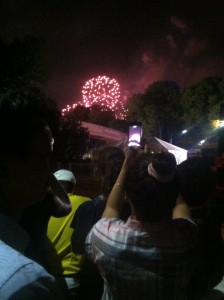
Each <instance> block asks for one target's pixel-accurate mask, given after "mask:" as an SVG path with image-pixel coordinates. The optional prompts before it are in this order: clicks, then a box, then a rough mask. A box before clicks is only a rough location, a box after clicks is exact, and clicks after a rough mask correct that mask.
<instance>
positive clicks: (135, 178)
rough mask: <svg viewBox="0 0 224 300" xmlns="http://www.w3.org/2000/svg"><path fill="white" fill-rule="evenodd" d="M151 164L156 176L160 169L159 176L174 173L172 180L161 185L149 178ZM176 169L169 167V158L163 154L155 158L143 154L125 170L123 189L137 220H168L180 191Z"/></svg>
mask: <svg viewBox="0 0 224 300" xmlns="http://www.w3.org/2000/svg"><path fill="white" fill-rule="evenodd" d="M171 161H173V158H172V159H171ZM160 162H161V164H160ZM150 163H152V164H153V166H154V168H156V167H157V169H156V171H157V172H158V173H159V170H163V174H160V175H167V174H169V173H171V172H174V177H173V179H172V180H171V181H169V182H166V183H164V182H159V181H158V180H156V179H155V178H153V177H152V176H150V175H149V173H148V166H149V164H150ZM165 165H166V167H165ZM171 165H172V166H173V167H172V168H171V167H170V166H171ZM175 167H176V165H175V164H174V165H173V164H170V156H168V155H167V154H166V153H161V154H159V155H155V156H151V155H148V154H142V155H141V156H140V157H139V158H138V159H137V160H136V161H135V163H134V164H133V165H132V166H131V167H130V169H129V170H128V172H127V176H126V178H125V183H124V188H125V191H126V194H127V196H128V198H129V199H130V201H131V202H132V204H133V207H134V209H135V212H136V214H137V217H138V219H139V220H140V221H152V222H153V221H159V220H163V219H167V218H169V217H171V214H172V210H173V207H174V206H175V203H176V198H177V195H178V192H179V181H178V178H177V176H176V173H175Z"/></svg>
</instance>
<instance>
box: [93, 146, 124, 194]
mask: <svg viewBox="0 0 224 300" xmlns="http://www.w3.org/2000/svg"><path fill="white" fill-rule="evenodd" d="M124 158H125V156H124V151H123V150H122V149H121V148H119V147H116V146H105V147H103V148H100V149H98V150H97V151H96V152H95V155H94V163H95V165H96V167H95V176H99V177H100V180H101V188H102V194H103V196H104V197H105V198H107V197H108V195H109V193H110V191H111V189H112V187H113V185H114V183H115V181H116V179H117V176H118V174H119V172H120V170H121V167H122V164H123V161H124Z"/></svg>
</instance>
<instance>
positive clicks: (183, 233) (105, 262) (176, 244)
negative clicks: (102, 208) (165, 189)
mask: <svg viewBox="0 0 224 300" xmlns="http://www.w3.org/2000/svg"><path fill="white" fill-rule="evenodd" d="M196 241H197V226H196V225H195V224H194V223H193V222H192V221H190V220H188V219H175V220H167V221H164V222H155V223H144V224H143V223H141V222H138V221H135V220H132V219H131V218H129V219H128V221H127V222H126V223H124V222H123V221H121V220H120V219H106V218H103V219H101V220H100V221H98V222H97V223H96V224H95V226H94V227H93V228H92V230H91V231H90V233H89V235H88V236H87V239H86V251H87V254H88V256H89V257H90V258H91V259H92V260H93V261H94V262H95V263H96V264H97V266H98V268H99V271H100V273H101V275H102V277H103V278H104V282H105V290H104V294H103V297H102V299H105V300H106V299H122V300H123V299H125V300H126V299H128V300H136V299H139V300H143V299H147V300H148V299H166V300H168V299H181V300H183V299H187V298H186V297H185V296H186V288H187V285H188V282H189V279H190V277H191V275H192V273H193V271H194V267H195V260H196V256H195V246H196Z"/></svg>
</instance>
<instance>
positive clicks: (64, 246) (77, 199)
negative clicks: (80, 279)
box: [47, 194, 90, 276]
mask: <svg viewBox="0 0 224 300" xmlns="http://www.w3.org/2000/svg"><path fill="white" fill-rule="evenodd" d="M68 196H69V198H70V201H71V204H72V211H71V212H70V214H68V215H67V216H65V217H62V218H54V217H51V218H50V221H49V223H48V231H47V235H48V239H49V243H48V254H47V259H48V266H49V271H50V272H51V273H52V274H54V275H56V276H61V275H64V276H66V275H73V274H77V273H79V271H80V269H81V265H82V262H83V259H84V255H80V254H75V253H73V252H72V247H71V236H72V233H73V231H74V228H71V227H70V225H71V222H72V220H73V218H74V215H75V213H76V211H77V209H78V207H79V205H80V204H82V203H84V202H86V201H89V200H90V198H87V197H83V196H78V195H72V194H69V195H68Z"/></svg>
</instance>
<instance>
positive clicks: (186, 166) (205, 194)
mask: <svg viewBox="0 0 224 300" xmlns="http://www.w3.org/2000/svg"><path fill="white" fill-rule="evenodd" d="M177 169H178V173H179V175H180V181H181V194H182V196H183V197H184V199H185V201H186V202H187V204H188V205H189V206H190V207H197V206H201V205H203V204H205V203H206V202H207V201H208V200H209V198H210V197H211V195H212V194H213V192H214V190H215V173H214V172H213V171H212V169H211V167H210V165H209V164H208V163H207V162H206V161H205V159H203V158H202V157H198V156H197V157H190V158H188V159H187V160H185V161H183V162H182V163H181V164H179V165H178V166H177Z"/></svg>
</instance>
